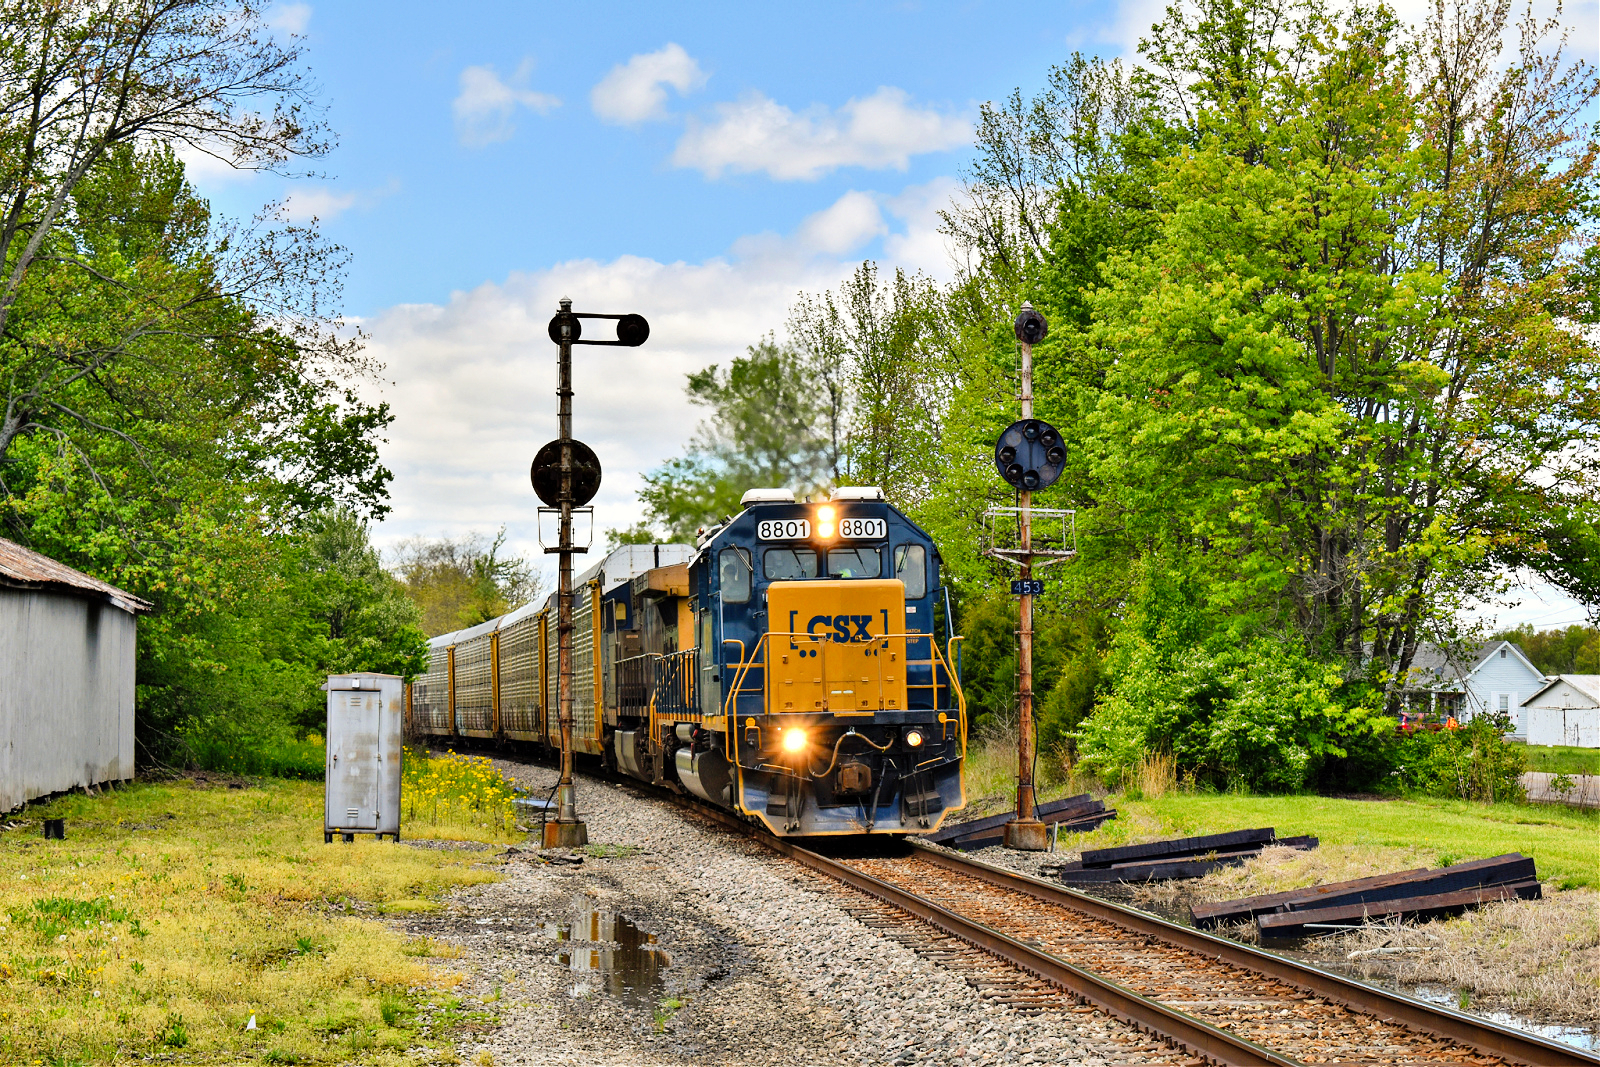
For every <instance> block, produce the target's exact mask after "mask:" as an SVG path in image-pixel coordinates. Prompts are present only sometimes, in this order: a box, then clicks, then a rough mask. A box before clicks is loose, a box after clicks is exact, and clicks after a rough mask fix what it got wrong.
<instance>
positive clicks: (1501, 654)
mask: <svg viewBox="0 0 1600 1067" xmlns="http://www.w3.org/2000/svg"><path fill="white" fill-rule="evenodd" d="M1500 658H1501V659H1505V658H1506V650H1505V649H1503V648H1502V649H1501V650H1500ZM1500 710H1501V711H1504V710H1505V709H1504V708H1501V709H1500Z"/></svg>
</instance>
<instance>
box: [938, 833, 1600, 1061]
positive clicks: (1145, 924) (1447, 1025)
mask: <svg viewBox="0 0 1600 1067" xmlns="http://www.w3.org/2000/svg"><path fill="white" fill-rule="evenodd" d="M911 845H912V847H913V848H915V849H916V850H917V854H918V856H919V857H920V858H922V859H924V860H928V861H929V862H931V863H934V864H935V865H937V866H940V867H944V868H945V869H947V870H951V871H957V872H960V873H962V874H965V875H969V876H971V877H974V878H977V879H979V880H981V881H984V882H987V883H989V884H990V885H993V886H997V887H999V888H1002V889H1010V890H1013V891H1015V892H1019V893H1023V894H1026V895H1028V896H1031V897H1034V898H1036V899H1038V900H1043V901H1045V902H1047V903H1050V904H1055V905H1057V906H1059V907H1063V908H1067V909H1069V910H1071V911H1076V912H1080V913H1082V914H1085V915H1088V916H1090V917H1092V918H1095V919H1100V920H1103V921H1105V922H1109V923H1112V924H1113V925H1116V926H1120V927H1122V928H1123V929H1125V930H1129V931H1131V932H1134V933H1138V934H1142V935H1145V936H1147V937H1153V938H1156V939H1157V940H1160V941H1165V942H1167V943H1168V944H1172V945H1177V946H1179V947H1181V948H1185V949H1188V950H1189V951H1191V952H1194V953H1196V954H1199V955H1202V956H1209V957H1211V958H1213V959H1216V960H1218V961H1221V962H1225V963H1230V964H1233V965H1234V966H1237V967H1241V968H1243V969H1245V970H1248V971H1254V972H1256V973H1258V974H1263V975H1266V976H1267V977H1269V978H1274V979H1277V980H1278V981H1281V982H1285V983H1287V984H1289V985H1294V986H1298V987H1300V988H1301V989H1304V990H1307V991H1309V992H1312V993H1315V994H1317V995H1318V996H1321V997H1325V998H1327V999H1328V1000H1331V1001H1333V1002H1335V1003H1338V1004H1342V1005H1344V1006H1346V1007H1348V1008H1351V1009H1353V1010H1356V1011H1360V1012H1364V1013H1366V1014H1368V1015H1372V1016H1375V1017H1377V1018H1379V1019H1382V1020H1384V1021H1386V1022H1391V1023H1395V1024H1397V1025H1399V1026H1403V1027H1405V1028H1406V1029H1408V1030H1417V1031H1421V1032H1423V1033H1427V1034H1432V1035H1433V1036H1435V1037H1441V1038H1447V1039H1449V1040H1451V1041H1459V1042H1461V1043H1462V1044H1464V1045H1470V1046H1471V1047H1473V1048H1475V1049H1477V1050H1478V1051H1480V1052H1484V1053H1487V1054H1489V1055H1492V1056H1498V1057H1500V1058H1501V1059H1505V1060H1510V1061H1511V1062H1513V1063H1521V1064H1528V1065H1529V1067H1567V1065H1569V1064H1570V1065H1572V1067H1583V1065H1593V1064H1600V1056H1594V1055H1591V1054H1589V1053H1586V1052H1584V1051H1583V1050H1581V1049H1577V1048H1573V1047H1572V1046H1570V1045H1563V1044H1561V1043H1560V1042H1558V1041H1551V1040H1549V1039H1547V1038H1543V1037H1539V1036H1537V1035H1535V1034H1529V1033H1526V1032H1524V1031H1521V1030H1516V1029H1513V1028H1512V1027H1509V1026H1501V1025H1499V1024H1498V1023H1492V1022H1490V1021H1488V1020H1487V1019H1480V1018H1478V1017H1477V1016H1473V1015H1467V1014H1465V1013H1462V1012H1457V1011H1452V1010H1450V1009H1448V1008H1444V1007H1441V1006H1438V1005H1434V1004H1428V1003H1426V1002H1424V1001H1420V1000H1416V999H1413V998H1412V997H1408V996H1405V995H1404V994H1401V993H1391V992H1389V991H1388V990H1385V989H1379V988H1378V987H1377V986H1372V985H1367V984H1366V983H1364V982H1358V981H1355V980H1354V979H1350V978H1345V977H1343V976H1342V975H1338V974H1334V973H1333V972H1331V971H1325V970H1323V969H1321V968H1320V967H1313V966H1311V965H1310V964H1307V963H1301V962H1299V961H1298V960H1292V959H1289V958H1287V957H1285V956H1279V955H1276V954H1274V953H1271V952H1264V951H1262V950H1261V949H1258V948H1254V947H1252V946H1250V945H1243V944H1240V943H1239V942H1237V941H1232V940H1229V939H1227V938H1224V937H1218V936H1216V935H1215V934H1208V933H1206V932H1204V931H1202V930H1194V929H1191V928H1189V927H1187V926H1181V925H1179V924H1178V923H1174V922H1169V921H1167V920H1166V919H1162V918H1158V917H1157V916H1154V915H1151V914H1149V913H1148V912H1142V911H1137V910H1135V909H1133V908H1127V907H1123V906H1121V905H1119V904H1114V903H1112V902H1110V901H1107V900H1101V899H1099V898H1098V897H1093V896H1090V895H1089V894H1087V893H1082V892H1079V891H1077V890H1075V889H1068V888H1067V887H1065V886H1058V885H1052V884H1051V883H1049V882H1046V881H1044V880H1042V879H1039V878H1034V877H1031V876H1030V875H1026V874H1019V873H1018V872H1016V871H1010V870H1007V869H1005V868H1004V867H996V866H994V865H993V864H988V863H984V862H982V861H981V860H974V859H968V858H965V857H957V856H953V855H951V854H950V853H948V852H944V851H942V850H939V849H936V848H933V847H932V846H929V845H926V844H924V843H922V842H920V841H912V842H911Z"/></svg>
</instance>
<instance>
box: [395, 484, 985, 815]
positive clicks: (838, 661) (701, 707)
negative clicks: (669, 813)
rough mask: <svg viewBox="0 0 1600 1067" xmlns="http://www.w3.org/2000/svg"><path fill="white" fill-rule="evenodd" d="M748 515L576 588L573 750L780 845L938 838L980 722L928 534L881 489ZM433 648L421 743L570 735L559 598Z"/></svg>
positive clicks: (768, 500) (790, 502)
mask: <svg viewBox="0 0 1600 1067" xmlns="http://www.w3.org/2000/svg"><path fill="white" fill-rule="evenodd" d="M742 503H743V505H744V507H743V511H742V512H741V513H740V514H739V515H738V516H737V517H734V518H732V519H730V520H729V521H728V522H726V523H724V524H722V525H719V526H715V527H712V528H711V529H708V530H705V531H703V532H702V533H701V535H700V537H699V538H698V543H697V544H696V545H695V546H693V547H690V546H687V545H631V546H625V547H623V548H619V549H617V550H616V551H614V552H612V553H610V554H608V555H607V556H606V558H605V559H604V560H602V561H600V562H599V563H598V564H596V565H595V566H594V567H591V568H590V569H589V570H588V571H586V572H584V573H583V574H582V575H580V576H579V577H578V578H577V579H576V580H575V581H574V583H573V591H574V601H573V605H574V606H573V623H574V629H573V657H572V663H573V673H574V678H573V694H574V696H573V716H574V727H575V728H574V731H573V745H574V748H575V749H576V750H577V751H579V752H589V753H592V754H594V755H597V756H599V757H600V758H601V759H602V760H604V762H605V763H606V765H607V766H608V767H611V768H613V769H614V770H617V771H620V772H622V773H624V774H627V775H630V776H632V777H634V778H638V779H641V780H643V781H647V782H652V783H655V784H658V785H666V786H670V787H673V788H677V789H682V790H685V791H687V792H689V793H692V794H694V795H695V796H698V797H700V798H701V799H702V800H705V801H708V802H710V803H712V804H715V805H717V806H719V807H723V808H728V809H731V810H734V811H736V812H738V813H740V814H742V815H744V816H746V817H747V818H749V819H751V820H753V821H759V822H761V823H764V824H765V825H766V826H767V827H768V828H769V829H770V830H771V831H772V832H774V833H776V834H780V835H816V834H867V833H891V834H904V833H912V834H914V833H924V832H927V831H929V830H932V829H935V828H937V827H938V825H939V824H940V823H941V822H942V821H943V820H944V818H945V816H946V815H947V814H948V813H949V812H951V811H953V810H955V809H957V808H959V807H961V806H962V804H963V803H964V797H963V793H962V783H961V765H962V759H963V756H964V753H965V737H966V713H965V704H964V700H963V697H962V694H961V685H960V680H959V677H958V671H957V670H956V668H955V647H956V642H957V638H956V637H955V636H954V635H953V626H952V620H951V612H950V601H949V596H948V592H947V590H946V589H945V588H944V587H943V586H942V584H941V582H940V570H939V564H940V561H939V555H938V552H937V550H936V548H935V546H934V545H933V542H932V540H931V539H930V538H929V537H928V535H927V534H926V533H925V532H923V531H922V530H921V529H920V528H919V527H918V526H917V525H916V524H915V523H913V522H912V521H911V520H910V519H908V518H906V517H905V516H904V515H903V514H901V513H900V511H898V510H897V509H896V508H894V507H893V506H891V505H890V504H888V503H886V502H885V501H884V499H883V493H882V491H881V490H879V489H875V488H865V487H857V488H843V489H838V490H836V491H835V492H834V493H833V496H832V498H831V499H830V500H828V501H827V502H813V503H803V502H796V501H795V499H794V495H793V494H792V493H790V492H789V491H787V490H781V489H755V490H751V491H750V492H749V493H746V494H745V496H744V500H743V501H742ZM431 646H432V657H431V661H430V667H429V671H428V674H427V675H426V676H425V677H423V678H421V679H419V680H418V681H417V682H416V683H415V684H414V685H413V686H412V688H411V691H410V701H409V704H408V713H409V715H410V724H411V729H412V730H413V732H415V733H418V734H423V735H433V736H436V737H451V736H454V737H480V738H494V739H499V740H510V741H526V742H533V743H536V744H541V745H546V746H553V745H554V744H556V743H557V741H558V738H559V736H560V734H559V717H558V709H557V707H556V693H557V690H558V687H557V685H556V677H555V674H556V670H557V659H556V628H555V600H554V597H551V598H550V599H548V600H547V601H546V602H545V603H543V604H541V605H537V606H534V605H529V606H528V607H525V608H522V609H519V610H518V611H515V612H512V613H511V614H509V615H506V616H504V617H502V618H499V619H494V620H491V621H489V622H486V623H483V624H482V625H480V626H476V627H473V628H471V629H467V630H461V631H458V632H456V633H453V634H445V635H443V636H441V637H437V638H434V639H433V641H432V642H431Z"/></svg>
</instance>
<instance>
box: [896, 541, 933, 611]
mask: <svg viewBox="0 0 1600 1067" xmlns="http://www.w3.org/2000/svg"><path fill="white" fill-rule="evenodd" d="M894 576H895V577H896V578H898V579H900V580H901V581H902V582H904V583H906V599H907V600H921V599H922V598H923V597H924V596H927V594H928V552H927V549H925V548H923V547H922V546H921V545H896V546H895V549H894Z"/></svg>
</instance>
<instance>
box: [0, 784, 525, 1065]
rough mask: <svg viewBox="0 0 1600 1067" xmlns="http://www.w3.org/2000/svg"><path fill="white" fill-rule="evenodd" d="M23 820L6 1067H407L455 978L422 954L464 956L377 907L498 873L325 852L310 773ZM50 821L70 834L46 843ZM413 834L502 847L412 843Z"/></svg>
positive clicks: (465, 857)
mask: <svg viewBox="0 0 1600 1067" xmlns="http://www.w3.org/2000/svg"><path fill="white" fill-rule="evenodd" d="M22 817H23V818H24V819H26V820H27V823H26V825H25V826H24V827H22V828H20V829H18V830H14V831H11V832H7V833H3V834H0V1062H4V1063H35V1062H46V1063H70V1062H84V1063H103V1062H110V1061H112V1060H117V1059H128V1058H137V1057H147V1056H151V1055H162V1056H168V1055H171V1056H176V1057H177V1058H179V1059H182V1060H193V1061H201V1060H209V1061H228V1062H232V1061H237V1060H246V1059H248V1060H260V1061H262V1062H275V1063H302V1064H313V1063H330V1062H341V1063H342V1062H373V1063H382V1062H399V1061H401V1060H404V1059H405V1058H406V1056H405V1050H406V1049H408V1048H412V1047H414V1046H417V1045H419V1044H424V1045H425V1044H427V1043H428V1042H429V1040H431V1038H429V1037H428V1036H427V1035H420V1034H418V1032H417V1031H416V1030H414V1029H412V1028H411V1027H410V1024H409V1020H410V1019H411V1018H412V1016H413V1015H414V1013H415V1011H416V1010H417V1008H418V1007H419V1006H420V1004H421V1003H422V1002H424V1001H428V1000H432V999H436V998H437V997H438V996H441V995H442V993H443V990H444V989H445V988H447V987H448V986H449V984H450V981H451V980H450V978H449V976H448V974H447V973H446V972H442V971H440V970H439V969H437V966H438V965H436V964H430V963H429V962H428V960H427V958H428V957H433V956H448V955H451V954H452V953H450V952H448V951H446V950H445V949H444V946H440V945H438V944H436V943H433V942H429V941H425V940H424V941H415V940H413V941H407V940H406V939H405V938H403V937H401V936H399V935H397V934H395V933H394V932H392V931H391V930H390V929H388V928H387V927H386V926H384V925H383V924H382V923H380V922H378V921H376V920H374V919H372V918H369V917H367V916H368V915H370V914H371V913H373V912H376V911H380V910H382V911H389V910H393V911H409V910H421V909H423V908H426V907H428V906H429V905H430V904H431V902H432V900H433V899H434V898H437V897H439V896H440V895H442V894H443V893H444V892H445V891H446V890H448V889H450V888H452V887H454V886H460V885H469V884H473V883H480V882H484V881H489V880H492V879H493V878H495V877H496V875H495V874H494V873H493V872H491V871H488V870H484V869H482V868H481V867H478V866H476V864H477V863H478V862H479V861H481V860H482V859H483V858H484V857H483V856H482V854H481V853H467V852H463V851H460V850H453V849H444V850H436V849H413V848H407V847H405V846H404V845H396V844H394V843H393V842H377V841H373V840H372V839H371V838H361V839H357V841H356V843H355V844H342V843H340V842H338V841H337V840H336V841H335V843H334V844H331V845H326V844H324V843H323V841H322V788H321V786H320V785H319V784H317V783H313V782H304V781H285V780H266V781H263V782H261V783H259V784H258V785H256V786H254V787H252V788H248V789H228V788H222V787H218V786H216V785H215V784H201V783H196V782H193V781H188V780H178V781H174V782H167V783H159V784H140V785H135V786H132V787H129V788H126V789H119V790H114V791H110V792H107V793H103V794H101V795H99V796H97V797H87V796H82V795H75V796H69V797H64V798H60V799H58V800H55V801H52V802H50V803H47V804H41V805H36V806H32V807H30V808H28V809H27V810H26V811H25V812H24V813H23V816H22ZM42 818H64V819H66V827H67V839H66V840H64V841H50V840H45V839H44V838H43V837H41V836H38V835H39V822H38V820H39V819H42ZM462 821H463V822H466V821H467V819H466V818H465V817H463V820H462ZM419 831H420V836H430V835H432V836H445V835H446V834H450V835H452V836H476V837H477V838H478V839H480V840H482V839H486V838H490V837H493V836H494V831H492V830H491V829H490V828H488V827H485V826H484V825H482V823H481V821H475V822H473V824H472V825H470V826H467V825H463V826H462V827H460V828H459V829H457V828H455V827H452V826H451V825H450V823H448V822H441V823H424V824H422V825H421V826H416V825H402V830H401V833H402V835H403V836H419ZM500 836H501V837H502V838H503V837H504V834H503V833H502V834H501V835H500ZM252 1015H254V1016H255V1017H256V1025H257V1028H256V1029H255V1030H246V1029H245V1026H246V1023H247V1021H248V1020H249V1018H250V1017H251V1016H252Z"/></svg>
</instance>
